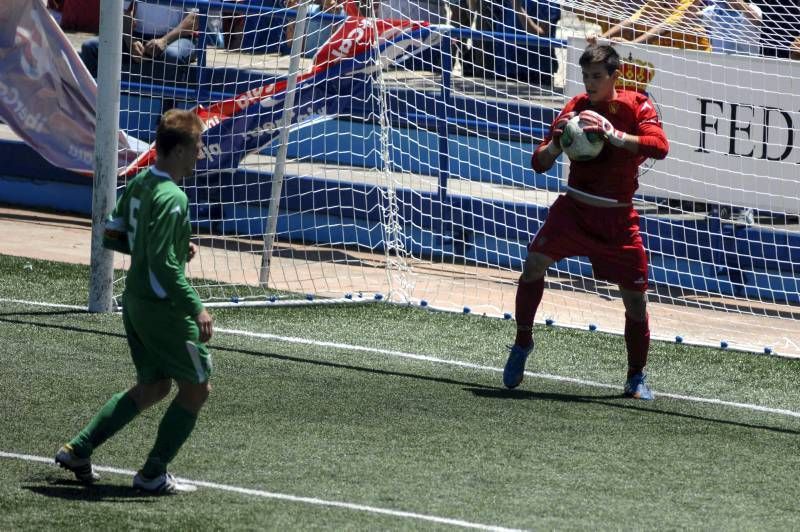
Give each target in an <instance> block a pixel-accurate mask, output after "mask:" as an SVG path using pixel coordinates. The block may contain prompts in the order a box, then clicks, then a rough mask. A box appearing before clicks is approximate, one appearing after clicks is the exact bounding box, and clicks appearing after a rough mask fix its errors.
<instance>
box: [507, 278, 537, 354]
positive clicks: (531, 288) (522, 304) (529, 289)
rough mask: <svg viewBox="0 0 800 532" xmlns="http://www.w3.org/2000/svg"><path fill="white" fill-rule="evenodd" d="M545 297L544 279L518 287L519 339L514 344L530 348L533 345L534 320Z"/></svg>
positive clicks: (527, 282)
mask: <svg viewBox="0 0 800 532" xmlns="http://www.w3.org/2000/svg"><path fill="white" fill-rule="evenodd" d="M542 295H544V277H542V278H541V279H539V280H537V281H523V280H522V279H520V281H519V286H517V299H516V302H515V317H516V318H517V337H516V338H515V339H514V343H515V344H516V345H518V346H520V347H528V346H530V345H531V344H532V343H533V318H534V317H535V316H536V309H537V308H539V303H541V302H542Z"/></svg>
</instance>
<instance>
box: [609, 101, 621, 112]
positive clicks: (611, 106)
mask: <svg viewBox="0 0 800 532" xmlns="http://www.w3.org/2000/svg"><path fill="white" fill-rule="evenodd" d="M617 111H619V104H618V103H617V102H611V103H609V104H608V112H609V113H611V114H612V115H615V114H617Z"/></svg>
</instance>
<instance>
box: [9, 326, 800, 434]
mask: <svg viewBox="0 0 800 532" xmlns="http://www.w3.org/2000/svg"><path fill="white" fill-rule="evenodd" d="M71 313H73V312H71V311H65V312H42V313H33V312H32V313H24V314H20V313H8V314H0V316H13V315H17V316H18V315H25V316H29V315H42V316H46V315H53V314H57V315H60V314H71ZM76 313H82V311H77V312H76ZM4 322H5V323H15V324H23V325H33V326H37V327H43V328H52V329H59V330H64V331H71V332H80V333H87V334H96V335H101V336H109V337H116V338H125V335H124V334H120V333H113V332H109V331H102V330H97V329H88V328H84V327H75V326H68V325H59V324H55V323H39V322H35V321H26V320H20V319H12V318H9V317H0V323H4ZM211 347H212V350H213V351H221V352H230V353H240V354H243V355H250V356H257V357H262V358H269V359H272V360H281V361H285V362H296V363H300V364H309V365H313V366H320V367H328V368H336V369H346V370H351V371H359V372H363V373H369V374H373V375H386V376H392V377H405V378H409V379H415V380H422V381H428V382H438V383H442V384H454V385H457V386H462V387H464V389H465V390H466V391H469V392H471V393H472V394H473V395H475V396H478V397H487V398H494V399H517V400H519V399H527V400H546V401H561V402H582V403H591V404H598V405H604V406H607V407H610V408H620V409H624V410H631V411H639V412H646V413H649V414H654V415H666V416H675V417H681V418H684V419H694V420H698V421H706V422H709V423H719V424H724V425H730V426H735V427H742V428H749V429H758V430H766V431H770V432H776V433H781V434H800V431H798V430H792V429H786V428H782V427H771V426H768V425H757V424H752V423H742V422H738V421H728V420H724V419H716V418H711V417H703V416H697V415H692V414H685V413H681V412H670V411H666V410H659V409H658V408H657V405H659V404H661V403H659V402H658V401H656V402H655V403H649V402H640V401H634V400H630V399H625V398H623V396H622V394H612V395H575V394H558V393H537V392H532V391H528V390H520V389H516V390H508V389H506V388H503V387H500V386H497V387H490V386H485V385H482V384H480V383H474V382H466V381H460V380H456V379H449V378H445V377H432V376H429V375H419V374H416V373H407V372H401V371H389V370H383V369H376V368H371V367H366V366H354V365H351V364H342V363H339V362H330V361H327V360H319V359H311V358H301V357H295V356H289V355H279V354H277V353H264V352H260V351H252V350H248V349H240V348H230V347H222V346H219V345H213V346H211ZM497 378H498V380H499V374H498V377H497ZM654 407H655V408H654Z"/></svg>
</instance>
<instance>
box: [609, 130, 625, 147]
mask: <svg viewBox="0 0 800 532" xmlns="http://www.w3.org/2000/svg"><path fill="white" fill-rule="evenodd" d="M627 136H628V134H627V133H623V132H622V131H619V130H617V131H614V132H613V133H612V134H611V135H609V136H608V142H609V144H611V145H612V146H616V147H617V148H621V147H623V146H624V145H625V137H627Z"/></svg>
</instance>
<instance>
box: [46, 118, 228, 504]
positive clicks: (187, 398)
mask: <svg viewBox="0 0 800 532" xmlns="http://www.w3.org/2000/svg"><path fill="white" fill-rule="evenodd" d="M201 132H202V123H201V122H200V120H199V119H198V118H197V115H195V114H194V113H193V112H191V111H182V110H171V111H167V112H166V113H165V114H164V116H162V117H161V121H160V123H159V125H158V128H157V130H156V152H157V157H156V163H155V165H154V166H152V167H150V168H149V169H147V170H145V171H143V172H142V173H140V174H139V175H137V176H136V177H135V178H133V179H132V180H131V181H130V182H129V183H128V186H127V187H126V189H125V192H124V193H123V195H122V197H121V198H120V199H119V201H118V202H117V205H116V207H115V209H114V212H113V213H112V215H111V217H110V219H109V222H108V223H107V224H106V230H105V235H104V236H105V238H104V243H105V245H106V247H108V248H111V249H115V250H117V251H122V252H125V253H130V255H131V266H130V270H129V271H128V277H127V280H126V284H125V292H124V294H123V312H122V320H123V323H124V325H125V332H126V334H127V336H128V345H129V346H130V351H131V358H132V359H133V364H134V366H136V384H135V385H134V386H133V387H132V388H130V389H129V390H127V391H126V392H121V393H119V394H117V395H115V396H113V397H112V398H111V399H110V400H109V401H108V402H107V403H106V404H105V405H104V406H103V407H102V408H101V409H100V411H99V412H98V413H97V414H96V415H95V417H94V418H93V419H92V420H91V421H90V422H89V424H88V425H87V426H86V427H85V428H84V429H83V430H82V431H81V432H80V433H78V435H77V436H75V437H74V438H73V439H72V440H71V441H70V442H69V443H67V444H65V445H64V446H63V447H61V449H59V451H58V453H57V454H56V457H55V461H56V463H57V464H59V465H60V466H61V467H63V468H65V469H68V470H70V471H72V472H73V473H74V474H75V476H76V477H77V478H78V480H81V481H83V482H86V483H92V482H95V481H97V480H98V479H99V476H98V475H97V474H96V473H95V471H94V469H93V468H92V462H91V455H92V452H93V451H94V450H95V449H96V448H97V447H98V446H100V445H101V444H102V443H103V442H104V441H106V440H107V439H108V438H110V437H111V436H113V435H114V434H115V433H116V432H118V431H119V430H120V429H122V428H123V427H124V426H125V425H127V424H128V423H129V422H130V421H131V420H132V419H133V418H134V417H136V416H137V415H138V414H139V413H140V412H142V411H143V410H145V409H146V408H148V407H150V406H152V405H154V404H155V403H157V402H159V401H161V400H162V399H164V398H165V397H166V396H167V395H168V394H169V392H170V389H171V387H172V381H173V380H174V381H175V382H176V383H177V385H178V394H177V395H176V397H175V399H174V400H173V401H172V403H171V404H170V406H169V408H168V409H167V411H166V412H165V414H164V417H163V418H162V420H161V423H160V425H159V427H158V434H157V436H156V441H155V444H154V445H153V448H152V450H151V451H150V454H149V455H148V457H147V460H146V462H145V464H144V466H143V467H142V469H140V470H139V472H138V473H137V474H136V476H135V477H134V479H133V486H134V488H138V489H140V490H142V491H146V492H149V493H158V494H169V493H176V492H180V491H192V490H194V486H191V485H186V484H181V483H179V482H177V481H176V479H175V478H174V477H173V476H172V475H171V474H169V473H168V472H167V465H168V464H169V463H170V461H171V460H172V459H173V458H174V457H175V455H176V454H177V453H178V450H179V449H180V448H181V445H183V443H184V442H185V441H186V439H187V438H188V437H189V435H190V434H191V433H192V430H193V429H194V425H195V422H196V420H197V415H198V413H199V411H200V409H201V408H202V406H203V404H204V403H205V401H206V398H207V397H208V394H209V391H210V389H211V387H210V385H209V382H208V379H209V375H210V374H211V356H210V355H209V353H208V351H207V350H206V347H205V342H208V340H210V339H211V334H212V332H213V320H212V318H211V316H210V315H209V313H208V312H207V311H206V310H205V309H204V308H203V304H202V303H201V302H200V299H199V297H198V296H197V293H196V292H195V291H194V289H193V288H192V287H191V286H190V285H189V283H188V282H187V280H186V277H185V274H184V271H185V267H186V262H187V261H189V260H191V259H192V257H194V255H195V253H196V252H197V247H196V246H195V245H194V244H193V243H190V242H189V237H190V234H191V227H190V225H189V212H188V203H189V202H188V199H187V197H186V194H185V193H184V192H183V191H182V190H181V189H180V188H179V187H178V183H180V182H181V181H182V180H183V178H184V177H186V176H189V175H191V174H192V173H193V171H194V165H195V163H196V161H197V157H198V155H199V153H200V149H201V148H202V143H201V141H200V134H201Z"/></svg>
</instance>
